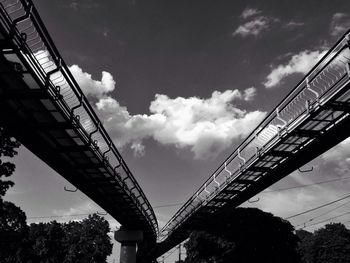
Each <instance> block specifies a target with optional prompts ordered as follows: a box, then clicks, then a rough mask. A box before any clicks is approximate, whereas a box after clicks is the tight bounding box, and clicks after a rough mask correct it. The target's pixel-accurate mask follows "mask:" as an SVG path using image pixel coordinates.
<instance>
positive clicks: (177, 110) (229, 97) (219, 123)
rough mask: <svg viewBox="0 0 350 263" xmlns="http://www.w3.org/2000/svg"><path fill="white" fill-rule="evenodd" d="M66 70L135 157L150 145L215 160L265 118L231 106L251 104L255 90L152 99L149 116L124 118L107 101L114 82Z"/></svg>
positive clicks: (127, 115) (118, 106)
mask: <svg viewBox="0 0 350 263" xmlns="http://www.w3.org/2000/svg"><path fill="white" fill-rule="evenodd" d="M70 70H71V72H72V74H73V76H74V77H75V79H76V81H77V82H78V84H79V86H80V87H81V89H82V90H83V91H84V93H85V94H86V95H88V96H90V97H93V98H94V99H97V102H96V101H95V102H96V103H95V109H96V111H97V113H98V115H99V116H100V118H101V120H102V121H103V124H104V126H105V127H106V129H107V130H108V132H109V134H110V136H111V137H112V139H113V140H114V142H115V144H116V145H117V146H118V147H125V146H129V147H130V148H131V149H132V150H133V152H134V154H135V156H142V155H143V154H144V153H145V146H144V144H143V141H144V140H145V139H153V140H155V141H156V142H158V143H160V144H162V145H172V146H175V147H176V148H178V149H185V148H187V149H190V150H191V151H192V152H193V154H194V157H195V158H197V159H205V158H211V157H215V156H216V155H217V154H218V153H220V152H221V151H223V150H224V149H226V148H228V147H231V145H232V142H233V141H234V140H235V139H238V138H243V137H244V136H246V135H247V134H248V133H249V132H250V131H251V130H252V129H254V128H255V126H256V125H257V124H258V123H259V122H260V121H261V120H262V119H263V118H264V116H265V114H266V113H265V112H261V111H252V112H247V111H245V110H243V109H240V108H238V107H235V106H234V104H235V101H238V100H240V101H251V100H252V99H253V98H254V96H255V95H256V89H255V88H254V87H250V88H248V89H245V90H243V91H240V90H237V89H236V90H226V91H224V92H220V91H214V92H213V93H212V95H211V97H209V98H198V97H189V98H184V97H177V98H169V97H168V96H167V95H162V94H156V95H155V98H154V100H153V101H151V103H150V106H149V113H148V114H135V115H132V114H130V113H129V111H128V109H127V108H126V107H125V106H123V105H121V104H120V103H119V102H118V101H117V100H116V99H115V98H113V97H112V96H111V94H110V93H111V92H112V91H113V90H114V89H115V84H116V82H115V80H114V79H113V76H112V75H111V74H110V73H108V72H105V71H103V72H102V78H101V80H94V79H93V78H92V76H91V74H89V73H86V72H84V71H83V70H82V69H81V68H80V67H79V66H77V65H73V66H71V67H70Z"/></svg>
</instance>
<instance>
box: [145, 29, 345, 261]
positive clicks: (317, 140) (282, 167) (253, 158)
mask: <svg viewBox="0 0 350 263" xmlns="http://www.w3.org/2000/svg"><path fill="white" fill-rule="evenodd" d="M349 44H350V33H349V31H348V32H347V33H346V34H345V35H344V36H343V37H342V38H341V39H340V40H339V41H338V42H337V43H336V44H335V45H334V46H333V47H332V48H331V49H330V50H329V51H328V53H327V54H326V55H325V56H324V57H323V58H322V59H321V60H320V61H319V62H318V63H317V65H315V66H314V68H313V69H311V71H310V72H309V73H308V74H306V76H305V77H304V78H303V79H302V80H301V81H300V82H299V83H298V84H297V85H296V87H295V88H294V89H293V90H292V91H291V92H290V93H289V94H288V95H287V96H286V98H284V99H283V100H282V101H281V103H280V104H279V105H278V106H277V107H276V108H275V109H274V110H273V111H272V112H271V113H270V114H269V115H268V116H267V117H266V118H265V119H264V120H263V121H262V122H261V123H260V124H259V125H258V126H257V127H256V129H255V130H254V131H253V132H252V133H251V134H250V135H249V136H248V137H247V138H246V139H245V140H244V141H243V142H242V143H241V144H240V145H239V146H238V147H237V148H236V149H235V150H234V151H233V153H232V154H231V155H230V156H229V157H227V158H226V160H224V162H223V163H222V164H221V165H220V166H219V167H218V168H217V169H216V170H215V171H214V172H213V173H212V174H211V176H210V177H209V179H208V180H206V181H205V182H204V184H203V185H202V186H201V187H200V188H199V189H198V190H197V191H196V192H195V193H194V194H193V196H192V197H191V198H190V199H189V200H188V201H187V202H186V203H185V204H184V205H183V206H182V207H181V208H180V209H179V211H178V212H176V214H175V215H174V216H173V217H172V218H171V219H170V220H169V222H168V223H167V224H166V225H165V226H164V227H163V228H162V229H161V231H160V235H159V237H158V244H157V248H156V249H155V250H154V251H152V252H151V253H150V255H151V256H152V257H159V256H161V255H162V254H164V253H165V252H167V251H168V250H170V249H171V248H173V247H174V246H175V245H177V244H179V243H180V242H182V241H184V240H185V239H186V238H188V235H189V232H190V231H191V230H196V229H201V230H203V229H206V228H208V226H210V224H212V223H213V222H215V219H216V218H217V217H218V216H219V215H220V214H222V213H225V211H227V210H228V209H232V208H234V207H237V206H239V205H241V204H242V203H244V202H245V201H247V200H249V199H250V198H251V197H253V196H254V195H256V194H258V193H259V192H261V191H263V190H264V189H266V188H267V187H269V186H271V185H272V184H274V183H276V182H277V181H279V180H280V179H282V178H283V177H285V176H287V175H288V174H290V173H292V172H293V171H294V170H296V169H297V168H299V167H301V166H303V165H304V164H306V163H308V162H309V161H311V160H312V159H314V158H316V157H317V156H319V155H321V154H322V153H324V152H325V151H327V150H328V149H330V148H331V147H333V146H335V145H336V144H338V143H339V142H341V141H343V140H344V139H346V138H347V137H349V135H350V116H349V114H350V91H349V87H350V84H349V83H350V68H349V63H350V46H349Z"/></svg>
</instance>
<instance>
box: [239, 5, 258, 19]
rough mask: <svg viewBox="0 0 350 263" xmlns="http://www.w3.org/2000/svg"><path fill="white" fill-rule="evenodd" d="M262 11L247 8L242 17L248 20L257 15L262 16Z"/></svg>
mask: <svg viewBox="0 0 350 263" xmlns="http://www.w3.org/2000/svg"><path fill="white" fill-rule="evenodd" d="M260 13H261V11H260V10H258V9H255V8H248V7H247V8H246V9H244V10H243V12H242V14H241V17H242V18H244V19H247V18H249V17H251V16H254V15H257V14H260Z"/></svg>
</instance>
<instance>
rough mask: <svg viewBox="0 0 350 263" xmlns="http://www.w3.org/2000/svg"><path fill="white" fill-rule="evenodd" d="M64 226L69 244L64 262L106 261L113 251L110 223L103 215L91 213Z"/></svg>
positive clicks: (67, 243)
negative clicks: (78, 220)
mask: <svg viewBox="0 0 350 263" xmlns="http://www.w3.org/2000/svg"><path fill="white" fill-rule="evenodd" d="M64 228H65V231H66V241H65V244H66V246H67V252H66V253H67V255H66V258H65V261H64V262H66V263H71V262H106V258H107V256H108V255H110V254H111V253H112V247H113V245H112V243H111V240H110V237H109V236H108V233H109V231H110V229H109V224H108V221H107V220H105V219H104V218H103V217H101V216H99V215H97V214H93V215H89V217H88V218H86V219H83V221H82V222H69V223H68V224H66V225H65V227H64Z"/></svg>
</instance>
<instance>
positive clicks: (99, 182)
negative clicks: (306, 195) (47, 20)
mask: <svg viewBox="0 0 350 263" xmlns="http://www.w3.org/2000/svg"><path fill="white" fill-rule="evenodd" d="M0 4H1V5H0V47H1V54H0V125H3V126H4V127H6V128H7V129H10V130H11V131H12V132H13V133H14V134H15V136H16V137H17V138H18V139H19V141H21V143H23V144H24V145H25V146H26V147H27V148H28V149H29V150H30V151H32V152H33V153H34V154H35V155H37V156H38V157H39V158H40V159H42V160H43V161H44V162H45V163H47V164H48V165H49V166H51V167H52V168H53V169H54V170H56V171H57V172H58V173H59V174H60V175H61V176H63V177H64V178H65V179H67V180H68V181H69V182H71V183H72V184H73V185H75V186H76V187H77V188H79V189H80V190H81V191H82V192H84V193H85V194H86V195H87V196H88V197H90V198H91V199H92V200H93V201H94V202H96V203H97V204H98V205H100V206H101V207H102V208H103V209H105V211H106V212H108V213H109V214H110V215H111V216H112V217H114V218H115V219H116V220H117V221H118V222H119V223H120V224H121V225H122V226H123V227H124V228H125V229H127V230H130V231H134V230H138V231H140V233H142V234H143V241H139V243H138V245H139V249H138V262H151V261H153V260H155V259H156V258H157V257H159V256H161V255H162V254H164V253H165V252H167V251H168V250H170V249H171V248H173V247H174V246H176V245H177V244H179V243H180V242H182V241H184V240H185V239H186V238H187V237H188V236H189V231H191V230H195V229H198V228H200V229H203V228H204V229H205V227H206V226H208V225H209V224H210V223H212V222H215V219H216V218H217V217H218V216H219V215H220V214H221V213H225V211H227V210H228V209H232V208H234V207H237V206H239V205H240V204H242V203H244V202H245V201H246V200H248V199H249V198H251V197H252V196H254V195H256V194H257V193H259V192H261V191H263V190H264V189H265V188H267V187H269V186H270V185H272V184H273V183H275V182H277V181H278V180H280V179H282V178H283V177H285V176H287V175H288V174H290V173H291V172H293V171H294V170H296V169H297V168H299V167H301V166H302V165H304V164H305V163H307V162H309V161H310V160H312V159H313V158H315V157H317V156H319V155H321V154H322V153H324V152H325V151H327V150H328V149H330V148H331V147H333V146H335V145H336V144H338V143H339V142H341V141H342V140H344V139H346V138H347V137H348V136H349V135H350V116H349V114H350V91H349V87H350V84H349V82H350V68H349V63H350V47H349V43H350V33H349V32H348V33H347V34H345V35H344V36H343V37H342V38H341V39H340V40H339V41H338V42H337V43H336V44H335V45H334V46H333V47H332V48H331V49H330V50H329V51H328V53H327V54H326V55H325V56H324V57H323V58H322V59H321V60H320V61H319V62H318V63H317V64H316V65H315V66H314V68H313V69H312V70H311V71H310V72H309V73H308V74H306V76H305V77H304V78H303V79H302V80H301V81H300V82H299V83H298V84H297V85H296V86H295V88H294V89H292V90H291V92H290V93H289V94H288V95H287V97H286V98H285V99H283V100H282V101H281V102H280V104H279V105H278V106H277V107H276V108H275V109H274V110H273V111H272V112H271V113H270V114H269V115H268V116H267V117H266V118H265V119H264V120H263V121H262V122H261V123H260V124H259V125H258V126H257V127H256V129H255V130H254V131H252V133H251V134H250V135H249V136H248V137H247V138H246V139H245V140H244V141H243V142H242V143H241V144H240V145H239V146H238V147H237V148H236V149H235V150H234V151H233V152H232V154H231V155H230V156H228V157H227V158H226V159H225V160H224V161H223V163H222V164H221V165H220V166H219V167H218V168H217V169H216V170H215V171H214V172H213V173H212V174H211V175H210V177H209V179H208V180H207V181H205V182H204V184H203V185H202V186H201V187H200V188H199V189H198V190H197V191H196V192H195V193H194V195H193V196H192V197H191V198H190V199H189V200H188V201H187V202H186V203H185V204H184V205H183V206H182V207H181V208H180V210H179V211H178V212H177V213H176V214H175V215H174V216H173V217H172V218H171V219H170V221H169V222H168V223H167V224H166V225H165V226H164V227H163V228H162V229H161V230H160V231H159V230H158V224H157V219H156V217H155V214H154V212H153V209H152V207H151V205H150V203H149V202H148V200H147V198H146V196H145V194H144V193H143V191H142V189H141V188H140V186H139V185H138V183H137V182H136V180H135V178H134V177H133V175H132V173H131V171H130V170H129V168H128V166H127V164H126V163H125V161H124V160H123V158H122V156H121V154H120V153H119V151H118V150H117V148H116V147H115V145H114V143H113V142H112V140H111V138H110V137H109V135H108V133H107V132H106V130H105V129H104V128H103V124H102V123H101V121H100V119H99V118H98V116H97V115H96V113H95V112H94V110H93V108H92V107H91V105H90V104H89V102H88V100H87V98H86V97H85V96H84V94H83V93H82V91H81V89H80V87H79V85H78V83H77V82H76V81H75V79H74V77H73V76H72V74H71V73H70V71H69V70H68V67H67V65H66V64H65V62H64V61H63V59H62V57H61V56H60V54H59V51H58V50H57V48H56V47H55V45H54V43H53V41H52V39H51V38H50V36H49V33H48V32H47V29H46V28H45V25H44V23H43V22H42V20H41V19H40V16H39V14H38V12H37V10H36V9H35V7H34V5H33V3H32V1H31V0H2V1H0ZM135 235H136V236H137V235H138V233H136V234H135ZM137 238H140V237H137Z"/></svg>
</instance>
